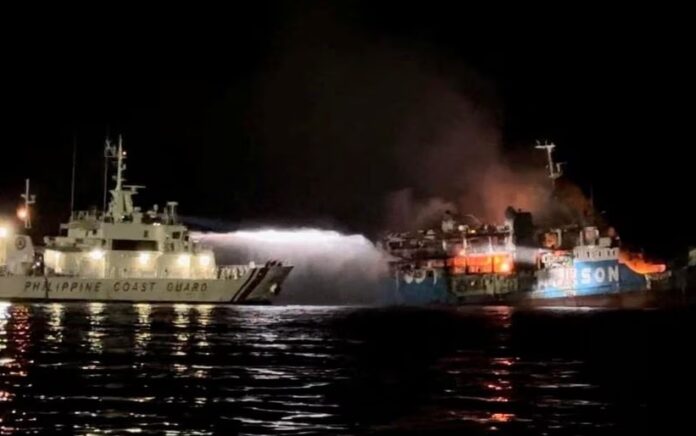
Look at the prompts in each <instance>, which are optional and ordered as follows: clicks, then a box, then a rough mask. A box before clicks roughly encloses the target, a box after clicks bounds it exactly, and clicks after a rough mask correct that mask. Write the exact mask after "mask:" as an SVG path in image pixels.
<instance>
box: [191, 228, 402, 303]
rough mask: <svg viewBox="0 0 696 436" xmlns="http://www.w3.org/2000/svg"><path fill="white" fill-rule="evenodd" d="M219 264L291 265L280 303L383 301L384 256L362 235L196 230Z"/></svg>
mask: <svg viewBox="0 0 696 436" xmlns="http://www.w3.org/2000/svg"><path fill="white" fill-rule="evenodd" d="M193 236H194V238H195V239H197V240H200V241H201V242H202V243H204V244H206V245H208V246H210V247H211V248H213V249H215V251H216V252H217V253H218V256H219V257H218V262H219V263H221V264H247V263H249V262H250V261H255V262H266V261H270V260H277V261H281V262H283V263H284V264H286V265H293V266H294V269H293V271H292V273H291V274H290V276H289V277H288V279H287V281H286V283H285V284H284V285H283V291H282V292H281V293H280V295H279V296H278V300H277V303H278V304H382V303H386V302H389V299H390V297H391V294H390V293H389V290H387V289H384V290H382V289H381V288H380V284H381V283H384V280H385V278H386V277H387V263H386V261H387V258H386V257H385V255H384V253H382V252H381V251H380V250H378V249H377V248H376V247H375V246H374V245H373V244H372V243H371V242H370V241H369V240H368V239H367V238H365V237H364V236H362V235H346V234H342V233H339V232H336V231H332V230H321V229H312V228H297V229H291V228H262V229H254V230H251V229H250V230H238V231H234V232H228V233H197V234H194V235H193Z"/></svg>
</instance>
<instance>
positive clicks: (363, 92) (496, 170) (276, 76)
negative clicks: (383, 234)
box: [250, 6, 549, 232]
mask: <svg viewBox="0 0 696 436" xmlns="http://www.w3.org/2000/svg"><path fill="white" fill-rule="evenodd" d="M279 40H282V41H283V42H282V44H279V45H278V46H277V47H276V51H275V52H274V54H273V55H272V56H271V58H270V59H269V60H268V64H269V66H270V67H271V68H269V69H268V71H267V72H266V74H265V75H264V76H263V77H262V78H261V80H260V81H259V87H258V90H257V95H256V96H255V108H254V110H253V113H252V116H250V119H251V120H253V121H251V123H250V126H251V131H252V133H251V135H252V139H253V141H254V143H258V144H262V145H263V146H264V148H267V149H269V150H273V155H272V156H273V162H272V163H271V164H270V167H269V168H265V169H264V171H267V172H268V173H271V174H274V175H276V176H277V177H276V180H277V183H272V184H270V186H265V187H264V189H265V191H264V192H266V193H267V195H268V196H269V197H272V198H274V199H275V200H274V204H273V207H274V208H278V209H279V210H283V211H284V213H285V214H286V216H289V215H293V217H296V216H300V217H306V216H308V215H309V216H332V217H334V218H336V219H337V220H338V221H339V222H343V223H351V225H353V226H354V228H357V229H360V230H361V231H365V232H374V231H379V230H382V229H385V228H388V229H395V230H396V229H398V230H407V229H413V228H417V227H420V226H423V225H424V224H425V223H426V222H427V221H430V220H431V218H435V219H439V218H440V216H441V214H442V212H444V210H447V209H452V210H458V211H459V212H460V213H462V214H466V213H472V214H474V215H476V216H479V217H480V218H481V219H483V220H485V221H492V222H496V221H497V222H500V221H501V220H502V217H503V213H504V210H505V208H506V207H507V206H509V205H513V206H514V207H518V208H523V209H526V210H531V211H533V212H535V211H537V210H540V209H541V208H542V207H543V203H544V201H545V200H546V199H547V198H548V195H549V186H548V180H546V179H545V178H544V166H543V165H544V164H543V156H541V161H540V162H541V163H540V164H539V163H538V162H535V164H534V165H531V164H529V165H527V161H524V160H520V159H517V157H516V156H511V158H510V159H507V157H508V151H507V150H504V147H503V138H502V133H501V132H502V125H503V122H504V120H503V116H502V113H503V111H502V104H501V102H500V98H499V96H498V91H497V90H496V88H495V86H494V85H493V83H492V82H491V81H489V80H487V79H486V78H484V77H483V76H482V75H481V74H479V73H477V72H475V71H473V70H472V69H471V68H469V67H468V66H467V65H465V64H464V63H463V62H461V61H456V60H453V59H456V57H453V56H449V55H447V54H446V53H439V52H438V51H437V50H433V49H432V48H431V47H428V46H426V45H423V44H413V43H412V42H411V41H404V40H400V39H398V38H395V37H394V38H381V39H379V40H377V41H375V40H374V39H372V38H371V37H370V34H369V31H365V30H364V29H363V30H360V29H357V28H355V27H354V26H349V25H346V23H342V22H341V21H340V20H339V19H338V18H337V17H336V15H335V13H334V11H332V10H331V7H329V6H327V7H325V8H324V9H321V8H317V10H315V11H313V12H311V13H310V12H303V13H301V14H299V15H298V16H297V17H296V19H295V20H294V21H293V22H291V23H288V26H287V27H286V28H285V29H284V30H283V38H282V39H280V38H279ZM524 147H525V148H526V149H528V148H531V144H525V145H524ZM530 152H532V153H533V151H532V150H530ZM298 154H300V155H301V159H298V156H297V155H298ZM294 161H300V162H301V164H297V165H288V162H294ZM521 162H525V164H521ZM286 181H287V182H288V183H285V182H286ZM362 204H369V205H371V207H368V208H364V209H362V210H361V211H360V213H356V205H362Z"/></svg>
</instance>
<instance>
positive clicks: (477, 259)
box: [452, 250, 512, 274]
mask: <svg viewBox="0 0 696 436" xmlns="http://www.w3.org/2000/svg"><path fill="white" fill-rule="evenodd" d="M452 265H453V266H454V267H455V268H456V269H460V270H462V272H464V271H466V272H468V273H469V274H490V273H500V274H509V273H511V272H512V253H508V252H492V253H468V254H467V253H466V250H462V251H461V252H460V253H459V256H455V257H454V259H453V261H452Z"/></svg>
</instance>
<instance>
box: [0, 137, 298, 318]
mask: <svg viewBox="0 0 696 436" xmlns="http://www.w3.org/2000/svg"><path fill="white" fill-rule="evenodd" d="M105 158H106V159H107V162H109V161H115V162H116V175H115V177H114V179H115V182H116V184H115V186H114V188H113V189H112V190H111V191H110V193H111V201H110V203H109V206H108V209H107V210H106V211H105V212H103V213H102V212H101V211H96V210H92V211H81V212H73V213H72V214H71V218H70V221H69V222H68V223H65V224H61V226H60V233H59V234H58V235H55V236H47V237H46V238H45V239H44V242H45V246H44V247H40V248H36V249H35V248H34V246H33V244H32V239H31V238H30V237H29V236H28V235H26V234H21V233H17V232H14V231H12V230H11V229H10V228H9V227H3V226H0V299H10V300H41V301H47V300H49V301H50V300H88V301H135V302H187V303H193V302H206V303H238V304H241V303H268V302H270V301H271V300H273V299H274V298H275V297H276V296H277V295H278V293H279V292H280V291H281V285H282V284H283V282H284V281H285V279H286V278H287V276H288V274H289V273H290V271H291V269H292V267H291V266H287V265H282V264H281V263H280V262H276V261H272V262H266V263H265V264H260V265H256V264H255V263H254V262H251V263H249V264H246V265H227V266H219V265H217V262H216V259H215V253H214V252H213V251H211V250H209V249H206V248H205V247H203V246H201V245H200V244H199V243H198V242H197V241H195V240H193V239H192V238H191V237H190V234H189V230H188V228H187V227H186V226H184V225H183V224H182V223H181V222H180V221H179V219H178V216H177V210H176V206H177V203H176V202H169V203H167V207H166V208H164V210H159V208H157V206H154V207H153V208H152V209H150V210H147V211H143V210H141V209H140V208H139V207H137V206H135V205H134V201H133V200H134V198H133V197H134V196H135V195H136V194H137V193H138V190H139V189H142V188H143V187H142V186H135V185H125V184H124V181H125V179H124V177H123V175H124V172H125V168H126V166H125V159H126V152H125V151H124V150H123V146H122V143H121V140H120V139H119V142H118V146H117V147H116V146H111V145H110V144H109V143H108V142H107V147H106V153H105ZM107 169H108V167H107V168H105V171H106V170H107ZM105 180H106V176H105ZM22 197H23V198H24V201H25V205H24V208H23V209H21V211H23V213H22V214H21V216H20V218H22V219H23V220H24V222H25V227H26V228H30V227H31V226H30V224H29V223H30V221H29V220H30V214H29V205H30V204H32V203H33V202H34V196H31V195H30V194H29V182H28V181H27V188H26V192H25V194H23V195H22Z"/></svg>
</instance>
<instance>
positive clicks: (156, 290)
mask: <svg viewBox="0 0 696 436" xmlns="http://www.w3.org/2000/svg"><path fill="white" fill-rule="evenodd" d="M291 270H292V267H287V266H268V267H257V268H249V269H248V271H247V272H246V273H245V274H244V275H241V276H240V277H238V278H236V279H166V278H119V279H95V278H80V277H60V276H53V277H43V276H4V277H0V300H11V301H13V300H38V301H54V300H63V301H65V300H68V301H69V300H81V301H102V302H109V301H130V302H182V303H233V304H257V303H258V304H267V303H269V302H271V301H272V300H273V299H274V298H275V297H276V296H277V295H278V294H279V293H280V291H281V286H282V284H283V282H284V281H285V279H286V277H287V276H288V274H289V273H290V271H291Z"/></svg>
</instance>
